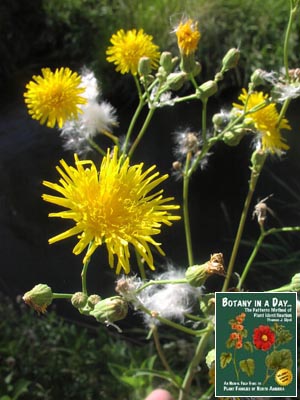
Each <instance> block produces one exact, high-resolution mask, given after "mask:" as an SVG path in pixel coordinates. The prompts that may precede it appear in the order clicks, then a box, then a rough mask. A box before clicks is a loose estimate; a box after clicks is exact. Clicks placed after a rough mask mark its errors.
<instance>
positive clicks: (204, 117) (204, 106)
mask: <svg viewBox="0 0 300 400" xmlns="http://www.w3.org/2000/svg"><path fill="white" fill-rule="evenodd" d="M206 120H207V99H205V100H202V139H203V146H205V145H206V143H207V126H206V124H207V122H206Z"/></svg>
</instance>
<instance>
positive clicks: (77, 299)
mask: <svg viewBox="0 0 300 400" xmlns="http://www.w3.org/2000/svg"><path fill="white" fill-rule="evenodd" d="M87 299H88V297H87V295H86V294H85V293H83V292H76V293H74V294H73V296H72V297H71V303H72V306H73V307H75V308H83V307H84V306H85V305H86V303H87Z"/></svg>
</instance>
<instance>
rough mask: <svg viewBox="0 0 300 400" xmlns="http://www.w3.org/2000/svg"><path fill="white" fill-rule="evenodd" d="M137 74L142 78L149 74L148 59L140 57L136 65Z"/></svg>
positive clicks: (149, 63)
mask: <svg viewBox="0 0 300 400" xmlns="http://www.w3.org/2000/svg"><path fill="white" fill-rule="evenodd" d="M138 72H139V74H140V75H142V76H147V75H150V74H151V60H150V58H149V57H141V58H140V60H139V64H138Z"/></svg>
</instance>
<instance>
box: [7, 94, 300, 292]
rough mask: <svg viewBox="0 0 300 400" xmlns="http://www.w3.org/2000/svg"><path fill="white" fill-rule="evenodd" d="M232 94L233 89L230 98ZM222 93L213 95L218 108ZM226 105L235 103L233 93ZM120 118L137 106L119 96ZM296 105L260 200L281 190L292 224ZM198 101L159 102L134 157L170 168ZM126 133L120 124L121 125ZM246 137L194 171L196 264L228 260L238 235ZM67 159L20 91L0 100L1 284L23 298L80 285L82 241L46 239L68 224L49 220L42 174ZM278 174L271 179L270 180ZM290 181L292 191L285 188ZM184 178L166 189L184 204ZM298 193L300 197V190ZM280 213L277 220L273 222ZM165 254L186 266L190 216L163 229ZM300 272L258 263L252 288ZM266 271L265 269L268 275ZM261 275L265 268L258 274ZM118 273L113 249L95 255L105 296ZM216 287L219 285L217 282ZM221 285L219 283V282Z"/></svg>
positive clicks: (93, 277)
mask: <svg viewBox="0 0 300 400" xmlns="http://www.w3.org/2000/svg"><path fill="white" fill-rule="evenodd" d="M227 97H228V96H227ZM221 100H222V99H217V100H216V101H215V103H214V108H215V110H218V108H219V103H221ZM226 101H228V104H230V102H229V100H228V99H227V100H226ZM116 104H117V106H118V107H120V125H121V126H125V124H127V122H128V120H129V119H130V114H131V113H132V108H131V105H130V107H129V108H127V106H126V105H124V104H123V105H120V104H118V101H116ZM298 107H299V103H298V105H297V104H296V105H294V106H293V107H292V108H291V110H290V112H289V118H290V119H291V124H292V125H293V127H294V130H293V132H292V133H291V134H289V142H290V144H291V150H290V152H289V153H288V157H284V158H283V160H282V161H281V162H278V160H276V159H270V160H269V161H268V163H267V166H266V171H265V172H264V174H263V176H262V177H261V181H260V182H259V184H258V188H257V194H256V196H255V200H256V199H258V198H260V199H261V198H263V197H265V196H267V195H269V194H270V193H273V194H274V197H273V199H272V201H271V202H270V204H272V206H271V205H270V207H272V208H273V209H274V208H276V214H277V215H278V217H279V219H280V220H281V221H283V222H285V223H286V224H293V225H296V224H299V223H300V211H299V205H300V183H299V171H300V158H299V156H300V151H299V150H300V144H299V143H300V141H299V127H300V117H299V112H298ZM200 113H201V109H200V107H199V105H198V104H196V103H193V104H192V103H191V104H190V105H189V107H181V106H180V107H177V108H176V109H175V108H168V109H165V110H159V111H158V112H157V113H156V115H155V117H154V120H153V121H152V123H151V125H150V127H149V131H148V133H147V135H146V136H145V138H144V140H143V142H142V144H141V147H140V148H139V150H138V151H137V152H136V154H135V161H138V162H140V161H141V160H145V163H146V165H150V164H153V163H155V164H157V166H158V169H159V170H160V171H161V173H166V172H167V173H170V172H171V164H172V161H173V160H174V156H173V150H172V148H173V142H172V136H171V133H172V132H174V131H175V130H177V129H180V128H182V129H185V128H186V127H190V128H191V129H192V130H199V129H200V122H201V116H200ZM118 133H119V134H122V133H123V132H122V129H120V130H119V132H118ZM248 145H249V140H248V139H245V140H244V141H243V142H242V143H241V145H240V146H239V147H237V148H230V147H226V146H225V145H224V144H222V143H220V144H218V145H217V146H216V148H215V149H214V153H213V154H212V155H211V157H210V162H209V165H208V167H207V169H205V170H204V171H202V172H200V171H199V172H197V173H196V174H195V176H194V177H193V179H192V181H191V191H190V207H191V211H190V212H191V216H192V218H191V229H192V234H193V237H194V253H195V260H196V262H197V263H201V262H204V261H206V260H207V259H209V257H210V254H211V253H214V252H223V253H224V257H225V261H226V262H228V258H229V254H230V250H231V246H232V239H233V237H234V233H235V230H236V228H237V224H238V220H239V215H240V211H241V209H242V205H243V201H244V196H245V194H246V191H247V180H248V178H249V167H248V159H249V155H250V152H249V147H248ZM62 157H64V158H65V159H67V160H70V161H72V155H71V154H70V153H66V152H64V151H63V149H62V145H61V139H60V138H59V135H58V132H57V131H55V130H53V129H48V128H46V127H43V126H41V125H40V124H39V123H38V122H37V121H33V120H32V119H31V118H30V117H29V116H28V114H27V111H26V109H25V106H24V104H23V100H22V96H21V93H20V92H17V93H16V95H14V96H12V97H11V98H10V100H9V101H7V102H5V104H4V103H3V104H2V106H1V118H0V182H1V190H0V235H1V238H0V254H1V267H0V290H1V291H3V292H5V293H6V294H10V295H12V296H16V295H17V294H22V293H24V292H25V291H27V290H29V289H30V288H31V287H32V286H34V285H35V284H37V283H47V284H49V285H50V286H51V287H52V288H53V290H54V291H55V292H74V291H77V290H80V284H81V281H80V272H81V265H82V264H81V262H82V257H81V256H75V255H73V254H72V248H73V246H74V245H75V243H76V239H69V240H66V241H63V242H61V243H57V244H54V245H51V246H50V245H48V238H49V237H51V236H53V235H55V234H57V233H59V232H62V231H63V230H64V229H66V227H67V226H68V225H66V224H67V223H66V222H65V221H62V220H58V219H54V218H53V219H49V218H48V217H47V214H48V212H49V211H51V205H48V204H46V203H44V202H43V201H42V199H41V195H42V193H43V186H42V184H41V182H42V181H43V180H44V179H47V180H52V181H55V180H56V179H57V174H56V171H55V165H57V164H58V161H59V160H60V159H61V158H62ZM274 177H275V178H276V180H275V181H274V179H273V178H274ZM283 183H284V184H287V185H288V189H289V192H286V191H285V190H284V188H283ZM181 190H182V189H181V183H180V181H176V180H175V179H173V178H171V179H170V180H169V183H168V184H166V194H168V195H174V196H175V197H176V199H177V202H181ZM297 196H298V197H297ZM271 223H275V224H277V222H276V221H274V220H270V224H271ZM257 235H258V229H257V225H256V223H255V221H252V220H251V219H249V228H248V230H247V231H246V235H245V237H246V238H248V239H249V238H252V239H253V238H255V237H257ZM160 239H161V241H162V243H163V248H164V250H165V251H166V253H167V254H168V258H167V259H166V260H163V259H161V258H160V259H159V260H160V262H161V263H162V265H163V266H164V265H165V263H166V261H167V260H168V261H171V262H174V264H175V266H180V267H185V266H186V265H187V261H186V260H187V256H186V249H185V242H184V233H183V224H182V223H181V222H180V223H175V224H174V226H173V227H171V228H166V229H164V230H163V232H162V235H161V237H160ZM299 243H300V238H299V236H298V237H297V236H296V235H295V236H293V237H292V238H291V239H289V240H288V241H287V246H290V248H291V249H292V250H294V251H296V250H300V246H299ZM249 251H250V250H249V248H248V247H246V246H243V247H242V249H241V252H240V253H239V262H240V263H241V264H242V263H243V262H244V261H245V259H246V257H247V256H248V255H249ZM297 269H298V270H299V268H298V267H297V265H295V266H292V267H291V270H289V271H281V270H280V269H278V270H276V271H274V273H271V274H270V271H260V274H259V275H258V274H257V272H255V273H253V274H251V275H250V278H249V285H250V286H251V285H253V286H252V287H251V289H252V290H255V289H257V288H259V286H261V280H262V279H261V278H262V276H264V285H265V286H264V288H266V286H267V288H268V289H271V288H272V287H276V284H277V286H279V285H281V284H282V283H283V280H284V281H288V278H287V275H288V276H291V275H292V274H293V273H295V272H296V271H297ZM264 273H265V275H263V274H264ZM261 274H262V275H261ZM114 280H115V276H114V274H113V273H112V272H111V270H110V269H109V267H108V262H107V257H106V251H105V249H104V248H103V249H100V250H99V251H98V252H97V254H96V256H95V257H94V258H93V260H92V263H91V266H90V269H89V275H88V288H89V290H90V292H97V293H100V294H102V295H109V294H112V293H113V288H114ZM212 282H213V285H214V284H215V282H214V281H212ZM216 284H217V285H220V284H221V283H220V282H217V283H216Z"/></svg>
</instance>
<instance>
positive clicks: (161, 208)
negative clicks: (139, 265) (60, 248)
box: [43, 148, 180, 274]
mask: <svg viewBox="0 0 300 400" xmlns="http://www.w3.org/2000/svg"><path fill="white" fill-rule="evenodd" d="M61 166H62V168H61V167H57V171H58V172H59V174H60V175H61V178H60V181H59V184H57V183H52V182H47V181H44V182H43V184H44V185H45V186H46V187H48V188H50V189H52V190H54V191H57V192H59V193H60V194H61V196H53V195H49V194H44V195H43V199H44V200H45V201H48V202H50V203H53V204H57V205H59V206H62V207H64V208H65V209H66V210H65V211H60V212H55V213H50V214H49V216H50V217H60V218H67V219H71V220H73V221H74V222H75V226H73V227H72V228H71V229H68V230H67V231H65V232H63V233H61V234H59V235H57V236H55V237H53V238H51V239H50V240H49V243H50V244H51V243H55V242H57V241H59V240H62V239H66V238H68V237H70V236H78V238H79V242H78V243H77V245H76V246H75V247H74V249H73V253H74V254H80V253H82V252H83V250H84V249H85V248H86V247H87V246H89V247H88V251H87V253H86V256H85V257H84V260H83V262H86V261H87V260H88V259H89V258H90V257H91V255H92V254H93V253H94V251H95V250H96V249H97V247H98V246H101V245H102V244H106V247H107V250H108V259H109V265H110V266H111V267H112V268H113V267H114V266H115V257H116V258H117V263H116V273H117V274H118V273H120V271H121V270H122V269H123V270H124V272H125V273H128V272H129V271H130V264H129V258H130V251H129V245H130V244H131V245H133V246H134V247H135V249H136V251H137V252H138V253H139V254H140V256H141V257H142V258H143V259H144V260H145V262H146V263H147V265H148V266H149V268H151V269H154V260H153V256H152V252H151V248H150V246H149V245H152V246H153V247H155V249H156V250H157V251H158V252H159V253H160V254H162V255H164V252H163V250H162V249H161V244H160V243H158V242H156V241H155V240H154V239H153V236H154V235H158V234H159V233H160V231H161V227H162V225H163V224H165V225H169V226H170V225H172V221H175V220H179V219H180V217H179V216H177V215H172V214H171V212H172V211H174V210H178V208H179V206H177V205H171V204H167V203H170V201H172V200H173V198H171V197H168V198H164V197H163V196H162V193H163V190H158V191H156V192H154V193H151V192H152V191H153V190H154V189H156V188H157V186H158V185H160V184H161V183H162V182H163V181H164V180H166V179H167V177H168V175H162V176H159V173H158V172H155V173H153V170H154V169H155V166H152V167H150V168H148V169H147V170H146V171H144V172H143V163H140V164H138V165H133V166H130V165H129V158H128V157H127V158H125V157H121V158H119V157H118V150H117V148H115V149H114V151H113V154H111V153H110V151H109V150H108V152H107V155H106V157H104V158H103V160H102V163H101V166H100V170H99V171H98V170H97V168H96V166H95V164H94V163H93V162H92V161H91V160H83V161H80V160H79V159H78V156H77V155H76V154H75V167H72V166H69V165H67V163H66V162H65V161H64V160H62V161H61Z"/></svg>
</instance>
